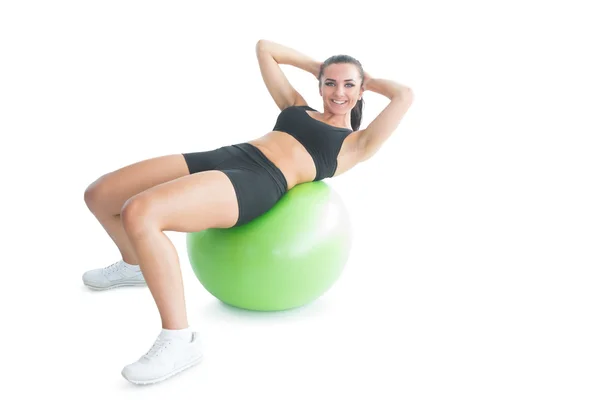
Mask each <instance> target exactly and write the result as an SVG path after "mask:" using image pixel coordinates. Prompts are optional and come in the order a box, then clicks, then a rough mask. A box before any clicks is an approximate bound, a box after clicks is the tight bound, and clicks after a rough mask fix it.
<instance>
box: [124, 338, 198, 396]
mask: <svg viewBox="0 0 600 400" xmlns="http://www.w3.org/2000/svg"><path fill="white" fill-rule="evenodd" d="M186 331H187V330H186ZM171 332H173V331H171ZM174 332H177V331H174ZM188 332H189V333H190V336H191V338H190V336H188V337H187V338H183V337H181V336H180V335H171V334H169V333H168V332H165V330H163V332H161V334H160V335H159V336H158V338H157V339H156V341H155V342H154V345H152V348H151V349H150V350H149V351H148V352H147V353H146V354H144V355H143V356H142V357H141V358H140V359H139V360H138V361H136V362H134V363H133V364H129V365H127V366H126V367H125V368H123V371H122V372H121V375H123V377H124V378H125V379H127V380H128V381H129V382H131V383H135V384H137V385H146V384H150V383H157V382H160V381H163V380H165V379H167V378H170V377H172V376H173V375H175V374H178V373H179V372H182V371H183V370H185V369H187V368H189V367H192V366H194V365H196V364H198V363H200V361H202V348H201V343H200V338H199V335H198V333H197V332H191V331H188Z"/></svg>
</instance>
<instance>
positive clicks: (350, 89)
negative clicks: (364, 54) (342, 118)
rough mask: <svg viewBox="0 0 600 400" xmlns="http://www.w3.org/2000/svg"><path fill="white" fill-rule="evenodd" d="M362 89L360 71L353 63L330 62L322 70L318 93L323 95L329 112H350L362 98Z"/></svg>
mask: <svg viewBox="0 0 600 400" xmlns="http://www.w3.org/2000/svg"><path fill="white" fill-rule="evenodd" d="M363 91H364V90H363V88H362V80H361V79H360V72H359V70H358V68H357V67H356V66H355V65H354V64H350V63H344V64H331V65H329V66H327V67H326V68H325V70H324V71H323V76H322V77H321V84H320V86H319V94H320V95H321V97H323V103H324V105H325V108H326V109H328V110H329V111H330V112H332V113H334V114H346V113H348V112H350V111H351V110H352V109H353V108H354V106H355V105H356V102H357V101H358V100H359V99H361V98H362V94H363ZM338 103H342V104H338Z"/></svg>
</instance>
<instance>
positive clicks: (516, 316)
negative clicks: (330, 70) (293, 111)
mask: <svg viewBox="0 0 600 400" xmlns="http://www.w3.org/2000/svg"><path fill="white" fill-rule="evenodd" d="M588 3H589V4H591V3H592V2H591V1H590V2H586V3H584V2H582V1H579V2H577V1H575V2H573V1H571V2H557V1H552V2H542V1H539V2H534V1H522V0H521V1H502V2H476V1H452V2H444V1H424V0H419V1H405V2H398V3H395V5H394V6H393V7H394V8H393V9H392V8H391V7H392V6H391V5H390V4H391V3H389V4H385V3H384V2H382V1H363V2H327V1H325V2H313V1H303V2H283V1H273V2H266V1H251V2H244V3H242V2H238V4H236V3H235V2H209V3H206V4H204V5H201V4H200V2H193V1H187V2H180V1H169V2H167V1H164V2H157V1H124V0H119V1H101V2H100V1H98V2H90V1H52V2H46V1H37V2H34V1H5V2H3V3H2V5H1V6H0V58H1V62H0V133H1V138H2V142H1V143H2V145H1V148H2V157H1V158H0V162H1V163H2V167H1V173H2V192H3V196H2V198H1V200H0V201H2V205H1V209H2V226H3V229H2V233H3V235H2V236H3V238H4V239H3V241H2V244H3V245H2V278H3V279H2V281H3V285H2V290H1V291H0V296H1V297H2V298H1V304H2V330H1V333H2V339H3V340H2V353H1V356H0V357H1V363H0V364H1V366H0V368H1V369H2V378H1V380H2V382H3V383H2V385H0V391H1V392H2V393H0V397H2V398H32V397H34V396H36V395H37V396H44V395H52V397H53V398H54V397H55V396H58V397H60V398H67V397H68V398H72V397H73V396H75V398H86V399H104V398H109V397H110V398H111V399H125V398H127V399H137V398H144V399H150V398H156V399H158V398H162V399H164V398H198V399H234V398H247V399H255V398H256V399H258V398H261V399H332V398H335V399H345V398H349V397H352V398H361V399H367V398H369V399H401V398H402V399H450V398H456V399H509V398H510V399H550V398H553V399H579V400H583V399H597V398H598V396H599V395H600V387H599V386H598V377H599V374H600V344H599V342H600V323H599V322H598V319H599V315H600V312H599V311H600V302H599V300H600V291H599V290H598V287H599V285H600V272H599V267H600V255H599V251H598V245H599V241H600V232H599V226H600V212H599V209H600V207H599V205H600V191H599V187H598V183H599V182H598V181H599V179H598V178H599V175H600V173H599V171H600V158H599V157H598V154H599V152H600V140H599V136H598V135H599V133H600V129H599V125H600V124H599V122H598V110H599V107H600V101H599V95H598V93H599V92H600V79H599V78H598V77H599V74H598V71H600V62H599V61H598V59H597V58H595V57H597V56H598V48H599V47H600V46H599V45H598V40H597V38H598V37H600V29H599V28H598V24H597V22H598V18H597V14H594V13H593V12H592V8H591V6H588V5H586V4H588ZM567 4H568V5H567ZM263 38H264V39H269V40H273V41H276V42H279V43H282V44H284V45H287V46H290V47H293V48H295V49H297V50H299V51H301V52H304V53H305V54H308V55H310V56H311V57H313V58H315V59H319V60H321V61H322V60H324V59H325V58H327V57H329V56H330V55H333V54H340V53H346V54H350V55H352V56H354V57H356V58H358V59H359V60H360V61H361V62H362V63H363V65H364V66H365V69H366V70H367V72H369V73H370V74H371V75H373V76H374V77H381V78H386V79H393V80H396V81H398V82H400V83H402V84H405V85H407V86H410V87H411V88H412V89H413V90H414V93H415V102H414V104H413V106H412V108H411V109H410V110H409V112H408V114H407V115H406V117H405V118H404V120H403V121H402V123H401V124H400V126H399V128H398V129H397V131H396V132H395V133H394V135H393V136H392V137H391V138H390V139H389V141H388V142H386V144H385V145H384V147H383V148H382V149H381V151H380V152H379V153H378V154H377V155H376V156H375V157H373V158H372V159H370V160H369V161H368V162H366V163H364V164H361V165H359V166H357V167H356V168H355V169H353V170H351V171H349V172H348V173H346V174H344V175H342V176H340V177H339V178H336V179H334V180H331V179H330V180H328V181H327V182H328V183H329V184H330V185H331V186H332V187H333V188H334V189H335V190H336V191H337V192H338V193H340V194H341V195H342V196H343V198H344V199H345V203H346V205H347V207H348V208H349V211H350V213H351V217H352V222H353V224H354V230H355V232H354V233H355V242H354V247H353V250H352V255H351V259H350V261H349V262H348V264H347V266H346V269H345V271H344V273H343V275H342V277H341V278H340V279H339V281H338V282H337V283H336V284H335V286H334V287H333V288H332V289H331V290H330V291H329V292H327V293H326V294H325V295H324V296H323V297H321V298H320V299H319V300H318V301H317V302H315V303H313V304H311V305H310V306H308V307H304V308H302V309H299V310H294V311H292V312H286V313H273V314H259V313H251V312H243V311H237V310H234V309H230V308H227V307H225V306H223V305H221V304H220V303H219V302H218V301H217V300H216V299H215V298H213V297H212V296H211V295H210V294H208V293H207V292H206V291H205V290H204V289H203V287H202V286H201V285H200V283H199V282H198V281H197V280H196V278H195V276H194V275H193V272H192V270H191V267H190V265H189V263H188V259H187V256H186V248H185V234H183V233H176V232H172V233H168V236H169V237H170V238H172V240H173V241H174V243H175V245H176V247H177V248H178V250H179V251H180V253H179V254H180V259H181V268H182V271H183V274H184V282H185V289H186V296H187V305H188V313H189V319H190V324H191V326H192V327H193V328H194V329H196V330H198V331H199V332H200V333H201V335H202V337H203V339H204V341H205V345H206V358H205V361H204V362H203V363H202V364H201V365H200V366H198V367H195V368H193V369H191V370H188V371H186V372H185V373H183V374H181V375H179V376H177V377H175V378H172V379H170V380H168V381H165V382H163V383H160V384H157V385H151V386H148V387H137V386H134V385H132V384H130V383H128V382H127V381H125V380H124V379H123V378H122V377H121V375H120V371H121V369H122V367H123V366H124V365H126V364H128V363H130V362H133V361H135V360H136V359H137V358H138V357H139V356H141V355H142V354H143V353H144V352H145V351H147V350H148V348H149V347H150V345H151V344H152V342H153V341H154V339H155V338H156V335H157V334H158V332H159V330H160V320H159V318H158V313H157V311H156V308H155V305H154V302H153V300H152V297H151V295H150V293H149V292H148V290H147V289H145V288H137V289H134V288H125V289H119V290H112V291H107V292H91V291H89V290H86V289H85V288H84V287H83V285H82V282H81V275H82V274H83V272H85V271H86V270H88V269H91V268H99V267H104V266H106V265H109V264H110V263H112V262H114V261H116V260H117V259H118V256H119V254H118V252H117V250H116V248H115V247H114V245H113V244H112V242H111V241H110V239H109V237H108V236H107V235H106V233H105V232H104V230H103V229H102V227H101V226H100V224H99V223H98V222H97V221H96V220H95V219H94V217H93V216H92V214H91V213H90V212H89V211H88V209H87V207H86V205H85V203H84V201H83V193H84V190H85V188H86V187H87V185H88V184H90V183H91V182H92V181H93V180H95V179H96V178H98V177H99V176H101V175H102V174H104V173H106V172H109V171H112V170H114V169H117V168H120V167H122V166H125V165H128V164H131V163H133V162H136V161H139V160H142V159H146V158H150V157H154V156H158V155H164V154H171V153H180V152H188V151H200V150H208V149H212V148H215V147H218V146H222V145H225V144H232V143H237V142H240V141H244V140H249V139H251V138H255V137H257V136H260V135H262V134H264V133H266V132H268V131H269V130H270V129H271V128H272V127H273V125H274V123H275V119H276V117H277V114H278V109H277V107H276V105H275V103H274V102H273V100H272V99H271V98H270V96H269V94H268V92H267V90H266V88H265V87H264V84H263V82H262V79H261V77H260V72H259V69H258V64H257V62H256V57H255V53H254V51H255V50H254V46H255V44H256V42H257V40H258V39H263ZM283 69H284V71H285V73H286V74H287V76H288V78H289V79H290V81H291V82H292V84H293V85H294V86H295V87H296V88H297V89H298V90H299V91H300V92H301V93H302V95H303V96H305V98H306V99H307V100H308V102H309V104H311V105H312V106H313V107H315V108H317V109H318V110H319V111H322V109H323V107H322V103H321V98H320V96H319V94H318V90H317V82H316V80H315V79H314V77H313V76H311V75H310V74H308V73H306V72H303V71H300V70H297V69H295V68H293V67H289V66H283ZM365 101H366V109H365V117H364V120H363V127H365V126H366V124H368V123H369V122H370V121H371V120H372V119H373V118H374V117H375V116H376V115H377V113H378V112H379V111H381V109H382V108H383V107H384V106H385V105H386V104H387V101H388V100H387V99H386V98H384V97H382V96H380V95H378V94H375V93H373V92H370V93H369V92H367V93H366V95H365ZM167 396H168V397H167Z"/></svg>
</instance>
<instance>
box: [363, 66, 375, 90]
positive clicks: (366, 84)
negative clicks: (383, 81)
mask: <svg viewBox="0 0 600 400" xmlns="http://www.w3.org/2000/svg"><path fill="white" fill-rule="evenodd" d="M364 74H365V77H364V79H363V89H364V90H365V91H367V90H369V81H370V80H371V79H373V77H372V76H371V75H369V74H368V73H367V72H366V71H365V72H364Z"/></svg>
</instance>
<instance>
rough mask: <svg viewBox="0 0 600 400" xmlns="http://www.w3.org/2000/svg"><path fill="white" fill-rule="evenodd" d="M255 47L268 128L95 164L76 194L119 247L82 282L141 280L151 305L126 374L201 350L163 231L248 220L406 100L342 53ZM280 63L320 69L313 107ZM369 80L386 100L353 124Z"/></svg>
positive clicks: (379, 133)
mask: <svg viewBox="0 0 600 400" xmlns="http://www.w3.org/2000/svg"><path fill="white" fill-rule="evenodd" d="M256 56H257V59H258V64H259V67H260V71H261V75H262V78H263V80H264V83H265V85H266V87H267V90H268V91H269V93H270V94H271V96H272V97H273V100H274V101H275V103H276V104H277V106H278V107H279V108H280V110H281V112H280V113H279V115H278V117H277V121H276V122H275V126H274V127H273V129H271V130H270V131H268V132H267V133H266V134H265V135H263V136H261V137H258V138H257V139H255V140H252V141H248V142H245V143H238V144H232V145H225V146H223V147H220V148H217V149H213V150H209V151H193V152H187V153H181V154H170V155H165V156H162V157H156V158H153V159H149V160H143V161H139V162H136V163H134V164H131V165H128V166H125V167H123V168H120V169H118V170H116V171H112V172H110V173H107V174H105V175H103V176H101V177H100V178H98V179H97V180H95V181H94V182H93V183H92V184H90V185H89V187H88V188H87V189H86V191H85V194H84V199H85V202H86V204H87V205H88V207H89V209H90V211H91V212H92V213H93V214H94V216H96V218H97V219H98V221H99V222H100V224H101V225H102V226H103V228H104V229H105V230H106V232H107V233H108V234H109V235H110V237H111V239H113V241H114V242H115V244H116V245H117V247H118V249H119V251H120V253H121V256H122V260H119V261H117V262H116V263H114V264H113V265H111V266H109V267H106V268H98V269H94V270H91V271H87V272H86V273H85V274H84V275H83V281H84V283H85V285H86V286H88V287H90V288H92V289H111V288H114V287H118V286H127V285H146V284H147V285H148V288H149V289H150V292H151V293H152V296H153V298H154V301H155V303H156V306H157V308H158V312H159V314H160V319H161V326H162V330H161V332H160V334H159V336H158V338H157V340H156V342H155V343H154V345H153V346H152V348H151V349H150V351H149V352H148V353H147V354H145V355H144V356H143V357H142V358H140V359H139V360H138V361H136V362H134V363H132V364H129V365H127V366H126V367H125V368H124V369H123V371H122V375H123V376H124V377H125V378H126V379H127V380H129V381H130V382H133V383H142V384H143V383H153V382H158V381H160V380H163V379H166V378H168V377H170V376H173V375H174V374H176V373H178V372H180V371H182V370H184V369H186V368H188V367H190V366H192V365H195V364H196V363H198V362H199V361H200V359H201V358H202V354H201V351H200V346H199V339H198V334H197V333H195V332H192V331H191V330H190V329H189V326H188V320H187V314H186V308H185V299H184V295H183V282H182V276H181V270H180V268H179V258H178V255H177V253H176V250H175V247H174V246H173V243H172V242H171V241H170V240H169V238H168V237H167V236H166V235H165V234H164V232H165V231H175V232H187V233H194V232H200V231H203V230H207V229H210V228H220V229H229V228H232V227H239V226H241V225H245V224H248V223H250V222H251V221H254V220H255V219H257V218H258V217H259V216H261V215H263V214H265V213H267V212H269V211H270V210H271V209H273V208H274V207H275V205H276V204H278V203H279V201H280V199H282V197H283V196H284V195H285V194H286V193H287V192H288V191H290V190H291V189H292V188H294V187H295V186H297V185H300V184H303V183H309V182H314V181H320V180H323V179H326V178H331V177H334V176H337V175H339V174H342V173H344V172H346V171H348V170H349V169H351V168H353V167H354V166H355V165H357V164H358V163H360V162H363V161H365V160H367V159H368V158H369V157H371V156H372V155H373V154H375V152H376V151H377V149H379V147H380V146H381V145H382V144H383V143H384V142H385V140H387V138H388V137H389V136H390V135H391V134H392V132H394V131H395V129H396V127H397V126H398V124H399V122H400V120H401V119H402V117H403V116H404V114H405V113H406V111H407V110H408V108H409V107H410V105H411V103H412V92H411V90H410V89H408V88H407V87H405V86H402V85H400V84H398V83H396V82H393V81H390V80H384V79H373V78H371V77H370V76H369V75H368V74H367V73H365V71H364V69H363V67H362V65H361V64H360V63H359V62H358V60H356V59H354V58H352V57H350V56H347V55H336V56H333V57H330V58H328V59H327V60H325V62H323V63H321V62H318V61H316V60H313V59H312V58H310V57H308V56H306V55H304V54H302V53H300V52H298V51H296V50H293V49H291V48H289V47H286V46H283V45H281V44H277V43H275V42H271V41H267V40H259V41H258V42H257V44H256ZM279 64H289V65H293V66H296V67H298V68H300V69H303V70H305V71H307V72H309V73H311V74H312V75H313V76H314V77H315V78H316V79H317V80H318V82H319V86H318V87H319V94H320V95H321V96H322V98H323V112H322V113H321V112H318V111H317V110H316V109H314V108H312V107H310V106H309V105H308V104H307V102H306V101H305V100H304V98H303V97H302V96H301V95H300V93H298V91H297V90H296V89H295V88H294V87H293V86H292V85H291V84H290V82H289V81H288V80H287V78H286V77H285V75H284V74H283V71H282V70H281V68H280V66H279ZM368 90H370V91H373V92H376V93H379V94H382V95H384V96H386V97H388V98H389V99H390V103H389V104H388V106H387V107H386V108H385V109H384V110H383V111H382V112H381V113H380V114H379V115H378V116H377V117H376V118H375V119H374V120H373V121H372V122H371V123H370V124H369V125H368V126H367V127H366V128H365V129H360V128H361V122H362V107H363V99H362V97H363V94H364V92H365V91H368Z"/></svg>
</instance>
